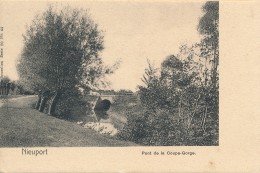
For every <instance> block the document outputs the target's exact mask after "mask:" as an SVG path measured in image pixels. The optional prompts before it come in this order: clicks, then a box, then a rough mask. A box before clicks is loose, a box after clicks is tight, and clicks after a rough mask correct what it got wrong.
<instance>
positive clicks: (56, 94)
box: [48, 90, 62, 115]
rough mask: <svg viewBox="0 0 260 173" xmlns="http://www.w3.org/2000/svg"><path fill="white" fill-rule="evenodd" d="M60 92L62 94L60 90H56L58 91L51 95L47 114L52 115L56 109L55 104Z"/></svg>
mask: <svg viewBox="0 0 260 173" xmlns="http://www.w3.org/2000/svg"><path fill="white" fill-rule="evenodd" d="M61 94H62V93H61V91H60V90H58V91H57V92H56V93H55V95H54V96H53V97H52V99H51V105H50V107H49V110H48V114H49V115H54V113H55V110H56V106H57V103H58V101H59V99H60V97H61Z"/></svg>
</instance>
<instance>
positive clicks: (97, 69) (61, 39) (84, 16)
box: [18, 6, 113, 115]
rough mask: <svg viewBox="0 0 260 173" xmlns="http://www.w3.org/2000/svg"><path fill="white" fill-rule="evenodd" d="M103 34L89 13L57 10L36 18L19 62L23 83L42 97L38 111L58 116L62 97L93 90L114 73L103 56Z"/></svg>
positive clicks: (47, 11) (27, 35) (50, 10)
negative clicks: (70, 91)
mask: <svg viewBox="0 0 260 173" xmlns="http://www.w3.org/2000/svg"><path fill="white" fill-rule="evenodd" d="M103 48H104V47H103V36H102V32H101V31H99V30H98V26H97V24H95V23H94V21H93V20H92V19H91V18H90V16H89V14H88V12H87V11H86V10H78V9H71V8H69V7H67V8H63V9H62V10H55V9H54V8H53V7H52V6H50V7H49V8H48V9H47V10H46V11H45V12H44V13H43V14H41V15H39V16H36V17H35V18H34V20H33V22H32V24H31V25H30V26H29V27H28V28H27V31H26V34H25V35H24V48H23V51H22V54H21V58H20V60H19V63H18V72H19V75H20V80H21V82H22V83H23V84H24V85H25V86H26V87H27V88H30V89H32V90H34V91H35V92H37V93H38V95H39V100H38V103H37V105H36V108H37V109H39V110H41V111H42V110H43V108H44V107H45V104H46V100H48V99H50V106H49V108H48V114H51V115H52V114H54V113H55V108H56V105H57V103H58V101H59V100H60V98H61V96H62V95H63V94H64V93H65V91H67V90H71V89H74V88H75V87H76V88H77V87H82V88H90V87H91V85H97V83H98V81H99V79H100V78H102V77H103V76H104V75H105V74H109V73H112V72H113V69H111V68H109V67H105V66H104V64H103V61H102V59H101V57H100V55H99V54H100V52H101V51H102V50H103Z"/></svg>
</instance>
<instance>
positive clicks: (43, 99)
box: [39, 90, 50, 112]
mask: <svg viewBox="0 0 260 173" xmlns="http://www.w3.org/2000/svg"><path fill="white" fill-rule="evenodd" d="M49 94H50V91H49V90H47V91H45V92H43V94H42V97H41V103H40V106H39V111H40V112H43V110H44V108H45V106H46V103H47V101H48V96H49Z"/></svg>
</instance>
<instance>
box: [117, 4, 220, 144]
mask: <svg viewBox="0 0 260 173" xmlns="http://www.w3.org/2000/svg"><path fill="white" fill-rule="evenodd" d="M218 8H219V7H218V2H206V3H205V5H204V6H203V8H202V9H203V11H204V12H205V14H204V16H203V17H202V18H201V19H200V21H199V25H198V30H199V32H200V33H201V34H202V36H203V38H202V40H201V42H200V43H197V44H194V45H192V46H191V47H188V46H186V45H182V46H181V47H180V51H179V53H178V54H177V56H174V55H170V56H168V57H166V59H165V60H164V61H163V62H162V64H161V68H160V73H159V74H158V73H157V71H158V70H156V69H155V68H154V67H153V66H152V65H151V63H150V62H149V61H148V68H147V69H146V70H145V75H144V76H143V78H142V81H143V82H144V86H139V96H140V100H141V103H142V105H143V108H144V109H145V110H146V111H145V113H141V114H138V115H136V114H133V113H132V114H131V115H129V116H128V123H127V125H126V126H125V127H124V129H123V130H122V132H121V133H120V134H119V137H120V138H122V139H125V140H126V139H130V140H131V141H134V142H136V143H140V144H143V145H218V130H219V129H218V124H219V118H218V97H219V93H218V58H219V57H218Z"/></svg>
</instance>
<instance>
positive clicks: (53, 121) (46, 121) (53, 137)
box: [0, 97, 136, 147]
mask: <svg viewBox="0 0 260 173" xmlns="http://www.w3.org/2000/svg"><path fill="white" fill-rule="evenodd" d="M36 99H37V98H36V97H28V98H24V97H22V98H17V99H13V100H10V101H9V103H8V107H6V105H3V106H2V107H1V108H0V122H1V126H0V147H40V146H48V147H85V146H135V145H136V144H134V143H131V142H125V141H119V140H116V139H114V138H112V137H109V136H105V135H100V134H98V133H97V132H94V131H93V130H90V129H85V128H83V127H82V126H79V125H77V124H75V123H71V122H69V121H65V120H61V119H57V118H55V117H52V116H48V115H46V114H43V113H40V112H38V111H37V110H33V109H31V107H30V105H31V103H32V102H33V101H35V100H36Z"/></svg>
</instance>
